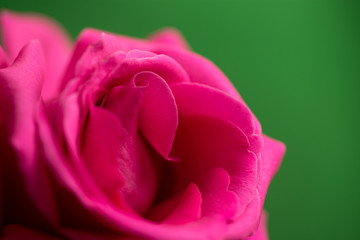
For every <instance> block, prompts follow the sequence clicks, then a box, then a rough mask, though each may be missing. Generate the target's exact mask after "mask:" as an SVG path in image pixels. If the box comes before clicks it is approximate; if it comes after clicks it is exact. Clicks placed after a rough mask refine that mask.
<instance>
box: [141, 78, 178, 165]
mask: <svg viewBox="0 0 360 240" xmlns="http://www.w3.org/2000/svg"><path fill="white" fill-rule="evenodd" d="M134 81H135V82H136V83H137V84H145V85H146V86H147V87H146V90H145V94H144V99H143V102H142V105H141V108H140V113H139V128H140V130H141V131H142V132H143V134H144V136H145V137H146V139H147V140H148V141H149V142H150V143H151V144H152V145H153V146H154V148H155V149H156V150H157V151H158V152H159V153H160V154H161V155H162V156H163V157H165V158H168V156H169V153H170V150H171V147H172V143H173V141H174V138H175V131H176V128H177V124H178V115H177V107H176V103H175V99H174V97H173V95H172V93H171V90H170V88H169V86H168V85H167V83H166V82H165V81H164V79H162V78H161V77H160V76H158V75H156V74H154V73H151V72H141V73H139V74H137V75H136V76H135V77H134Z"/></svg>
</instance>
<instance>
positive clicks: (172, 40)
mask: <svg viewBox="0 0 360 240" xmlns="http://www.w3.org/2000/svg"><path fill="white" fill-rule="evenodd" d="M149 39H150V41H151V42H153V43H160V44H166V45H171V46H173V47H180V48H183V49H189V48H190V47H189V45H188V44H187V43H186V40H185V39H184V37H183V36H182V35H181V33H180V32H179V31H177V30H176V29H174V28H165V29H161V30H159V31H157V32H155V33H153V34H152V35H150V37H149Z"/></svg>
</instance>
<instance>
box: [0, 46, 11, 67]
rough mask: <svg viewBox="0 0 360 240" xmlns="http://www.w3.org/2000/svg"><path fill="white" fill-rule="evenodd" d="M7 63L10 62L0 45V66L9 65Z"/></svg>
mask: <svg viewBox="0 0 360 240" xmlns="http://www.w3.org/2000/svg"><path fill="white" fill-rule="evenodd" d="M9 64H10V59H9V57H8V56H7V54H6V53H5V52H4V50H3V49H2V47H1V46H0V68H5V67H7V66H9Z"/></svg>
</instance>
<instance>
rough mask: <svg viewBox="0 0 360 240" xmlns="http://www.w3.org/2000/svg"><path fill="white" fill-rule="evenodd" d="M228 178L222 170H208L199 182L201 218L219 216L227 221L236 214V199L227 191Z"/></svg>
mask: <svg viewBox="0 0 360 240" xmlns="http://www.w3.org/2000/svg"><path fill="white" fill-rule="evenodd" d="M229 184H230V176H229V174H228V173H227V172H226V171H225V170H224V169H223V168H212V169H210V170H208V171H207V172H206V173H205V174H204V175H203V176H202V179H201V180H200V184H199V188H200V191H201V193H202V197H203V204H202V209H201V210H202V211H201V215H202V216H212V215H219V216H223V217H224V218H225V219H227V220H229V219H231V218H233V217H234V216H235V215H236V213H237V207H238V199H237V196H236V194H235V193H234V192H232V191H229V190H228V187H229Z"/></svg>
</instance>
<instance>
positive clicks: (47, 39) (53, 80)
mask: <svg viewBox="0 0 360 240" xmlns="http://www.w3.org/2000/svg"><path fill="white" fill-rule="evenodd" d="M0 25H1V32H2V36H3V42H4V45H5V48H6V50H7V52H8V54H9V56H10V58H11V59H15V57H16V56H17V54H18V52H19V51H20V49H21V48H22V47H23V46H24V45H25V44H27V43H28V42H29V41H30V40H33V39H38V40H39V41H40V43H41V45H42V47H43V49H44V54H45V60H46V62H45V65H46V73H45V81H44V86H43V89H42V97H43V98H44V99H50V98H52V97H54V96H55V95H56V94H58V91H59V86H60V80H61V77H62V74H63V71H64V69H65V65H66V64H67V61H68V58H69V54H70V47H71V43H70V40H69V38H68V36H67V34H66V33H65V32H64V30H63V29H62V28H61V27H60V26H59V25H58V24H57V23H55V22H53V21H52V20H50V19H48V18H46V17H44V16H40V15H32V14H19V13H12V12H9V11H4V10H3V11H2V12H1V15H0Z"/></svg>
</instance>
